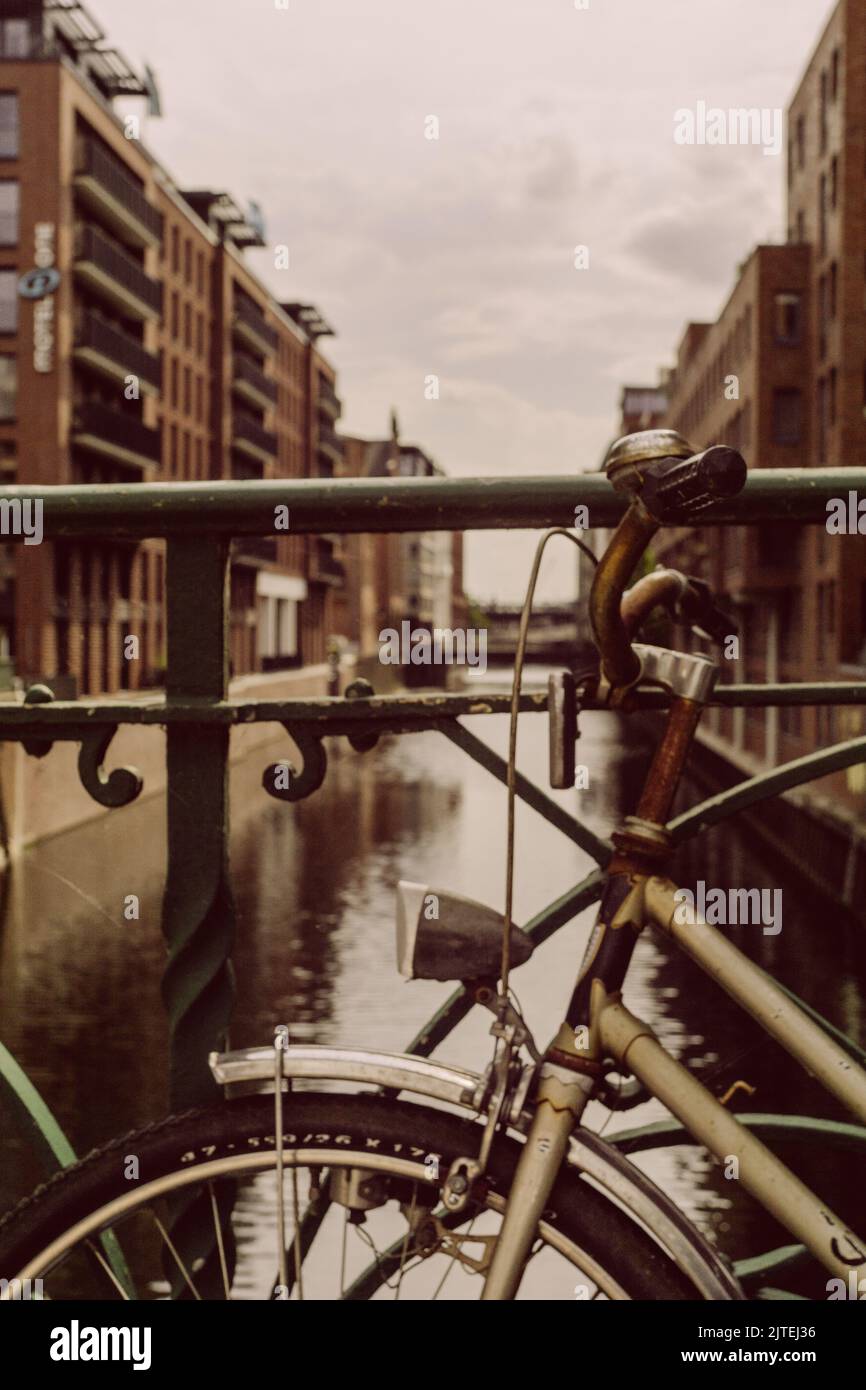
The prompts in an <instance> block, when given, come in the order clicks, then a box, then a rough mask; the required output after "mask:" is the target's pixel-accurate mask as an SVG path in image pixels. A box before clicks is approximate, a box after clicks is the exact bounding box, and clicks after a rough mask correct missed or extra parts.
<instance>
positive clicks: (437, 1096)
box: [208, 1046, 745, 1301]
mask: <svg viewBox="0 0 866 1390" xmlns="http://www.w3.org/2000/svg"><path fill="white" fill-rule="evenodd" d="M208 1063H209V1065H210V1069H211V1072H212V1073H213V1076H214V1079H215V1080H216V1081H217V1082H218V1083H219V1084H220V1085H221V1086H226V1087H227V1088H228V1089H229V1094H231V1093H232V1091H233V1090H234V1088H238V1089H239V1090H243V1091H245V1092H249V1091H250V1090H259V1091H264V1092H267V1091H270V1090H272V1089H273V1087H274V1083H275V1079H276V1065H277V1061H276V1052H275V1049H274V1048H273V1047H250V1048H242V1049H240V1050H239V1051H236V1052H220V1053H217V1052H212V1053H211V1054H210V1056H209V1058H208ZM282 1074H283V1076H284V1077H285V1084H286V1086H288V1082H289V1081H342V1082H348V1083H356V1084H366V1085H370V1086H377V1087H384V1088H385V1089H386V1090H389V1091H391V1090H392V1091H395V1092H398V1091H407V1092H409V1094H410V1095H416V1096H423V1097H424V1098H425V1099H426V1100H437V1101H441V1102H443V1103H445V1104H446V1105H454V1106H457V1107H458V1108H459V1109H462V1110H468V1111H470V1112H471V1113H472V1114H473V1115H475V1116H477V1115H479V1114H480V1110H479V1101H478V1098H479V1097H480V1096H481V1095H482V1094H483V1091H484V1080H483V1078H482V1077H480V1076H478V1075H477V1073H475V1072H471V1071H464V1070H463V1069H462V1068H460V1067H452V1066H448V1065H446V1064H444V1063H442V1062H431V1061H429V1060H428V1059H427V1058H426V1057H415V1056H412V1055H409V1054H403V1053H396V1052H372V1051H364V1050H361V1049H356V1048H347V1047H315V1046H298V1047H294V1046H292V1047H287V1048H286V1049H285V1050H284V1051H283V1052H282ZM527 1119H528V1116H527ZM514 1128H515V1129H516V1130H517V1131H518V1132H520V1130H521V1126H520V1125H517V1126H514ZM568 1164H569V1166H570V1167H572V1168H575V1169H577V1170H579V1171H580V1172H581V1173H584V1174H585V1175H586V1177H588V1178H590V1179H592V1181H593V1182H595V1183H597V1184H598V1186H599V1187H602V1188H603V1189H604V1190H605V1192H606V1193H607V1194H608V1195H609V1196H610V1197H611V1198H612V1199H613V1200H614V1201H615V1202H617V1204H618V1205H620V1206H622V1207H624V1208H625V1209H626V1211H627V1212H628V1213H629V1215H630V1216H631V1217H632V1218H633V1219H634V1220H635V1221H637V1222H638V1223H639V1224H641V1225H643V1226H647V1227H649V1229H650V1231H651V1232H652V1234H653V1235H654V1237H655V1238H656V1240H657V1241H658V1242H659V1244H660V1245H661V1246H662V1247H663V1248H664V1249H665V1250H666V1251H667V1253H668V1255H669V1256H670V1258H671V1259H672V1260H673V1262H674V1264H675V1265H676V1266H677V1267H678V1269H680V1270H681V1272H682V1273H683V1274H684V1275H685V1276H686V1277H687V1278H688V1279H690V1280H691V1282H692V1283H693V1284H694V1286H695V1290H696V1292H697V1294H698V1296H699V1297H701V1298H705V1299H713V1300H717V1299H722V1300H726V1301H727V1300H729V1299H742V1298H744V1297H745V1295H744V1294H743V1291H742V1289H741V1288H740V1285H739V1283H738V1282H737V1280H736V1278H735V1277H734V1275H733V1273H732V1272H731V1270H730V1269H729V1268H728V1266H727V1265H726V1264H725V1263H724V1261H723V1260H722V1259H721V1257H720V1256H719V1255H718V1254H717V1252H716V1251H715V1250H714V1249H713V1247H712V1246H711V1245H710V1244H709V1242H708V1241H707V1240H706V1239H705V1238H704V1236H703V1235H702V1234H701V1232H700V1231H699V1230H697V1228H696V1227H695V1226H693V1225H692V1223H691V1222H690V1221H688V1220H687V1218H686V1217H685V1216H684V1215H683V1214H682V1212H681V1211H680V1210H679V1208H678V1207H677V1206H676V1205H675V1204H674V1203H673V1202H672V1201H671V1199H670V1198H669V1197H668V1196H667V1194H666V1193H664V1192H662V1190H661V1189H660V1188H659V1187H657V1186H656V1184H655V1183H654V1182H653V1181H652V1180H651V1179H650V1178H648V1177H647V1176H646V1174H644V1173H642V1172H641V1171H640V1169H639V1168H636V1167H635V1166H634V1164H632V1163H629V1161H628V1159H627V1158H624V1157H623V1155H622V1154H621V1153H620V1152H619V1151H618V1150H617V1149H616V1148H614V1147H613V1146H612V1145H611V1144H610V1143H609V1142H606V1141H605V1140H603V1139H600V1138H599V1137H598V1135H596V1134H593V1133H591V1132H590V1131H589V1130H584V1129H581V1128H579V1129H577V1130H575V1132H574V1134H573V1135H572V1137H571V1140H570V1145H569V1152H568Z"/></svg>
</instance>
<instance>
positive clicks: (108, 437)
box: [72, 401, 161, 469]
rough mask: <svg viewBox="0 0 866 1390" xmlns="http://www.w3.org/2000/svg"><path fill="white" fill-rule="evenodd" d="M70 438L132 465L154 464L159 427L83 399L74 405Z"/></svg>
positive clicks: (86, 447)
mask: <svg viewBox="0 0 866 1390" xmlns="http://www.w3.org/2000/svg"><path fill="white" fill-rule="evenodd" d="M72 442H73V444H76V445H78V447H79V448H81V449H88V450H90V452H91V453H94V454H102V455H103V456H104V457H105V458H109V459H112V460H113V461H114V462H115V463H121V464H126V465H127V466H129V467H132V468H147V469H151V468H155V467H156V465H157V464H158V463H159V461H160V457H161V447H160V434H159V430H154V429H151V428H150V426H149V425H144V424H142V422H141V420H137V419H136V418H135V417H134V416H133V415H130V414H125V413H124V412H123V411H122V410H112V409H111V407H110V406H107V405H103V404H102V402H101V401H84V402H83V403H82V404H81V405H79V406H76V407H75V412H74V415H73V421H72Z"/></svg>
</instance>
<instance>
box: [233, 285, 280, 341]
mask: <svg viewBox="0 0 866 1390" xmlns="http://www.w3.org/2000/svg"><path fill="white" fill-rule="evenodd" d="M232 329H233V331H234V334H235V337H236V338H239V339H240V341H241V342H243V343H246V344H247V346H248V347H251V348H252V349H253V351H254V352H261V353H263V354H267V353H270V352H274V351H275V350H276V346H277V330H276V329H275V328H271V327H270V326H269V325H268V324H267V323H266V322H265V316H264V314H263V313H262V312H261V310H260V309H259V308H258V307H257V306H256V305H255V304H253V303H252V301H251V300H247V299H240V298H239V297H237V296H236V297H235V304H234V318H233V319H232Z"/></svg>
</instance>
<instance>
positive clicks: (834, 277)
mask: <svg viewBox="0 0 866 1390" xmlns="http://www.w3.org/2000/svg"><path fill="white" fill-rule="evenodd" d="M838 293H839V267H838V265H837V264H836V262H835V261H834V262H833V264H832V265H831V266H830V291H829V294H830V317H831V319H834V318H835V317H836V302H837V295H838Z"/></svg>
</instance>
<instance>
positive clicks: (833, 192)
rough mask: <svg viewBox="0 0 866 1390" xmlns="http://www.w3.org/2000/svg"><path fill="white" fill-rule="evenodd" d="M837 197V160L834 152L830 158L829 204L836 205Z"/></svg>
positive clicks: (832, 206)
mask: <svg viewBox="0 0 866 1390" xmlns="http://www.w3.org/2000/svg"><path fill="white" fill-rule="evenodd" d="M838 197H839V160H838V158H837V156H836V155H835V154H834V156H833V158H832V159H831V160H830V206H831V208H834V207H835V206H836V202H837V199H838Z"/></svg>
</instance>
